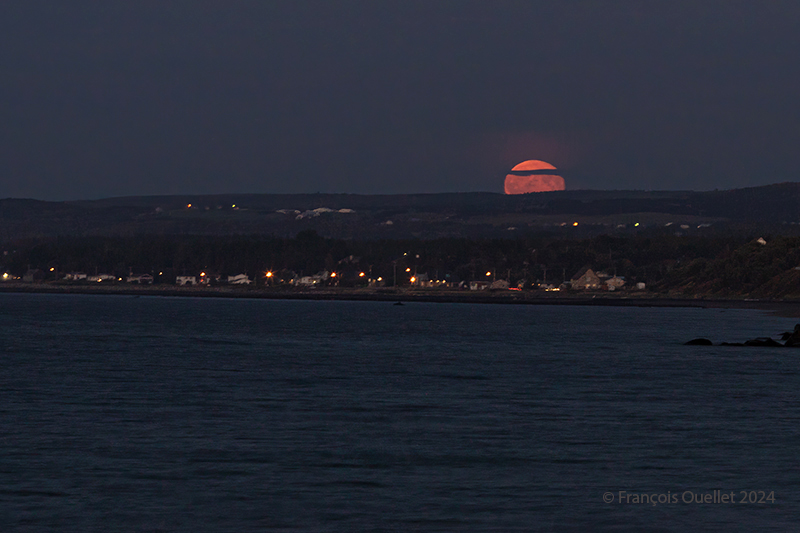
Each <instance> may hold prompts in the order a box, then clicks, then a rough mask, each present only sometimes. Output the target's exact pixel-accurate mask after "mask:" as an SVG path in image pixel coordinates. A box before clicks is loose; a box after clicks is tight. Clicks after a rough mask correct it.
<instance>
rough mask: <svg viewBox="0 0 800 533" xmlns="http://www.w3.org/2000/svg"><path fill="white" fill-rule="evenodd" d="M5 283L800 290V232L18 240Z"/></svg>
mask: <svg viewBox="0 0 800 533" xmlns="http://www.w3.org/2000/svg"><path fill="white" fill-rule="evenodd" d="M0 260H2V263H0V284H5V285H6V286H10V285H27V286H31V287H35V286H39V287H45V286H53V287H55V286H63V287H76V288H77V287H82V286H83V287H85V286H89V285H94V286H116V287H123V286H128V287H135V286H162V287H192V288H196V289H197V290H202V289H203V288H212V287H230V288H231V289H236V288H238V290H243V291H247V290H251V291H252V290H262V291H263V290H271V291H298V290H301V291H308V290H312V291H313V290H317V289H330V288H338V289H367V290H368V289H373V290H388V289H407V290H415V291H443V290H449V291H453V290H457V291H489V292H497V291H541V292H550V293H566V292H571V293H576V292H582V293H587V292H591V293H612V292H613V293H630V294H633V293H637V294H641V293H647V294H662V295H671V296H676V297H697V296H716V297H734V298H745V297H746V298H777V299H792V298H800V237H787V236H774V237H773V236H770V235H766V236H757V237H754V236H746V235H739V236H731V235H728V236H720V235H716V236H708V237H706V236H697V235H695V236H687V235H674V234H660V235H655V234H648V235H626V236H610V235H600V236H596V237H591V238H587V239H564V238H560V237H557V236H555V237H554V236H546V235H545V236H529V237H524V238H517V239H456V238H445V239H434V240H416V239H398V240H380V241H376V240H368V241H345V240H340V239H330V238H325V237H322V236H320V235H319V234H317V233H316V232H315V231H313V230H309V231H304V232H300V233H299V234H298V235H296V236H295V237H293V238H276V237H265V236H245V235H232V236H225V237H222V236H198V235H184V236H175V235H172V236H169V235H167V236H165V235H160V236H129V237H122V236H119V237H72V236H67V237H55V238H40V239H27V240H22V241H18V242H10V243H6V245H5V249H4V250H3V251H2V256H1V257H0Z"/></svg>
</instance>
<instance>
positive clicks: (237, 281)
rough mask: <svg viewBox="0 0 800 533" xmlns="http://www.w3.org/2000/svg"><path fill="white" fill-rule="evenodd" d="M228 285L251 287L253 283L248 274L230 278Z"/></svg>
mask: <svg viewBox="0 0 800 533" xmlns="http://www.w3.org/2000/svg"><path fill="white" fill-rule="evenodd" d="M228 283H230V284H231V285H250V284H251V283H253V282H252V281H251V280H250V277H249V276H248V275H247V274H239V275H238V276H228Z"/></svg>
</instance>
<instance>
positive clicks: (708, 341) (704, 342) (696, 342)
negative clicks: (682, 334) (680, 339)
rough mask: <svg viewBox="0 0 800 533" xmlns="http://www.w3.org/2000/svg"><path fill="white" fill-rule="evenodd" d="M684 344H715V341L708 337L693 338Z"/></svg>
mask: <svg viewBox="0 0 800 533" xmlns="http://www.w3.org/2000/svg"><path fill="white" fill-rule="evenodd" d="M683 345H684V346H713V345H714V343H713V342H711V341H710V340H708V339H703V338H698V339H692V340H690V341H688V342H684V343H683Z"/></svg>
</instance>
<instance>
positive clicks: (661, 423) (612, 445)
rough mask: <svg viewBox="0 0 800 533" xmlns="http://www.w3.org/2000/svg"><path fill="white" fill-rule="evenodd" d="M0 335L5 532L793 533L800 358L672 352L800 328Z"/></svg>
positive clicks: (204, 326)
mask: <svg viewBox="0 0 800 533" xmlns="http://www.w3.org/2000/svg"><path fill="white" fill-rule="evenodd" d="M0 324H1V325H0V332H1V335H0V365H1V366H0V530H2V531H15V532H16V531H30V532H44V531H59V532H64V531H117V532H118V531H137V532H138V531H186V532H189V531H192V532H194V531H214V532H221V531H244V532H247V531H559V532H561V531H575V532H578V531H580V532H583V531H676V532H678V531H680V532H683V531H791V530H795V528H796V527H797V524H798V523H800V469H798V462H800V420H798V414H799V413H800V373H798V368H799V367H800V350H790V349H765V348H726V347H697V346H682V345H681V343H682V342H684V341H686V340H688V339H690V338H692V337H695V336H700V335H704V336H709V337H711V338H712V339H714V340H715V341H723V340H727V341H742V340H745V339H747V338H751V337H757V336H765V335H776V334H778V333H779V332H781V331H784V330H787V329H791V328H792V327H793V325H794V320H791V319H784V318H776V317H772V316H769V315H767V314H765V313H762V312H758V311H740V310H703V309H663V308H662V309H659V308H648V309H637V308H610V307H603V308H600V307H561V306H549V307H548V306H500V305H468V304H422V303H418V304H406V305H405V306H402V307H400V306H394V305H392V304H387V303H374V302H304V301H274V300H272V301H267V300H261V301H257V300H212V299H190V298H180V299H178V298H157V297H142V298H132V297H121V296H51V295H15V294H1V295H0ZM715 490H718V491H721V493H714V491H715ZM620 491H625V493H624V494H623V495H622V499H623V501H622V502H620V496H621V495H620ZM742 491H744V492H742ZM751 491H752V492H751ZM606 493H609V494H606ZM731 493H732V494H731ZM642 494H646V495H647V496H642ZM706 494H709V495H711V496H710V497H711V499H712V501H710V502H708V503H696V501H695V500H696V499H697V498H700V499H701V501H702V498H703V497H704V495H706ZM722 494H725V495H727V498H728V501H727V502H725V503H722V502H719V503H715V501H717V500H721V499H722V497H721V496H722ZM626 495H627V498H626ZM604 496H605V498H606V499H611V500H612V501H611V502H610V503H606V502H604ZM770 496H772V497H771V498H770ZM645 498H646V499H647V501H645V502H644V503H642V501H643V500H645ZM731 498H732V499H733V501H734V502H735V503H730V500H731ZM743 499H744V500H745V501H746V503H742V500H743ZM687 500H688V502H689V503H687ZM750 500H755V501H756V502H758V501H762V503H750ZM773 501H774V503H773ZM637 502H638V503H637Z"/></svg>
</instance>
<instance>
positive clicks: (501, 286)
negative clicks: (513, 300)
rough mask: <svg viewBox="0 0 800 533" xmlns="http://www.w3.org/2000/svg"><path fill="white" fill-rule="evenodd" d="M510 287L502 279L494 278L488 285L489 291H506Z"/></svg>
mask: <svg viewBox="0 0 800 533" xmlns="http://www.w3.org/2000/svg"><path fill="white" fill-rule="evenodd" d="M509 287H510V285H509V283H508V282H507V281H506V280H504V279H498V280H495V281H493V282H492V283H491V285H489V290H490V291H507V290H508V288H509Z"/></svg>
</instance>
